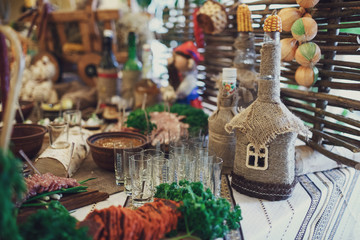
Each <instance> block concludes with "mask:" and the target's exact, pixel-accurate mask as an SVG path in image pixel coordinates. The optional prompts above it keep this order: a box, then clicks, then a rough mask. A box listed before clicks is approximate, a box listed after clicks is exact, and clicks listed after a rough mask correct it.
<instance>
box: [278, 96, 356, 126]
mask: <svg viewBox="0 0 360 240" xmlns="http://www.w3.org/2000/svg"><path fill="white" fill-rule="evenodd" d="M282 101H283V103H284V104H285V105H286V106H292V107H297V108H302V109H306V110H308V111H311V112H314V113H315V112H316V113H319V114H321V115H324V116H328V117H331V118H333V119H336V120H338V121H341V122H344V123H347V124H350V125H352V126H354V127H358V128H360V121H358V120H355V119H351V118H348V117H344V116H342V115H339V114H334V113H331V112H328V111H326V110H323V109H321V108H315V107H312V106H310V105H307V104H304V103H299V102H295V101H291V100H289V99H282Z"/></svg>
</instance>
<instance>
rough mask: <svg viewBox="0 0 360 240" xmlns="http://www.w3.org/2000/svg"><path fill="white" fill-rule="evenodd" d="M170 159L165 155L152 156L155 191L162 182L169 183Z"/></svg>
mask: <svg viewBox="0 0 360 240" xmlns="http://www.w3.org/2000/svg"><path fill="white" fill-rule="evenodd" d="M169 173H170V166H169V159H166V158H165V157H163V156H152V178H153V184H154V192H156V186H159V185H160V184H162V183H169V180H170V178H169V176H170V175H169Z"/></svg>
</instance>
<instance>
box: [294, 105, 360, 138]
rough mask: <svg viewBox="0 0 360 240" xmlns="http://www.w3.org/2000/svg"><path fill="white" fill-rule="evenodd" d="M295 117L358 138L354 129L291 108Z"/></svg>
mask: <svg viewBox="0 0 360 240" xmlns="http://www.w3.org/2000/svg"><path fill="white" fill-rule="evenodd" d="M289 109H290V110H291V111H292V112H293V113H294V114H295V115H297V116H298V117H300V118H301V119H302V120H304V121H305V122H310V123H313V124H314V123H317V124H321V125H322V126H323V127H326V128H329V129H331V130H335V131H340V132H344V133H348V134H351V135H354V136H360V131H359V130H357V129H354V128H350V127H347V126H343V125H340V124H337V123H333V122H330V121H327V120H325V119H323V118H321V117H316V116H311V115H309V114H307V113H304V112H301V111H298V110H296V109H293V108H289Z"/></svg>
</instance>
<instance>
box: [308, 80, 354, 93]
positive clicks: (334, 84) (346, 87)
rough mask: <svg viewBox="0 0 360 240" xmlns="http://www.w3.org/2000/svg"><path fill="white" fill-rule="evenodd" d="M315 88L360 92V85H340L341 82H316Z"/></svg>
mask: <svg viewBox="0 0 360 240" xmlns="http://www.w3.org/2000/svg"><path fill="white" fill-rule="evenodd" d="M315 86H323V87H330V88H332V89H344V90H349V91H360V83H339V82H323V81H318V82H316V84H315Z"/></svg>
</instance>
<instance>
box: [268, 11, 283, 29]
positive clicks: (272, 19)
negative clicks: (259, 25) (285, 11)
mask: <svg viewBox="0 0 360 240" xmlns="http://www.w3.org/2000/svg"><path fill="white" fill-rule="evenodd" d="M264 31H265V32H281V31H282V23H281V18H280V17H279V16H278V15H276V13H275V14H272V15H270V16H269V17H268V18H266V19H265V22H264Z"/></svg>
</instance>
